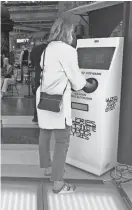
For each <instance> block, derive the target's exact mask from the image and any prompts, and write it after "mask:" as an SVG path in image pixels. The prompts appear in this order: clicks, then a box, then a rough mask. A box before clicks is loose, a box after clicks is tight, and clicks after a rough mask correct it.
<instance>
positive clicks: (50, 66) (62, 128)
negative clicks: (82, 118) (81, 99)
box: [36, 18, 92, 193]
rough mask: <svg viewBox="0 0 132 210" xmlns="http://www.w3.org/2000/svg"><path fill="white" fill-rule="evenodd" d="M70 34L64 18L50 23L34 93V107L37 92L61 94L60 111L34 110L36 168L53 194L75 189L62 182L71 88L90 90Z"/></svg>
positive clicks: (70, 122)
mask: <svg viewBox="0 0 132 210" xmlns="http://www.w3.org/2000/svg"><path fill="white" fill-rule="evenodd" d="M73 35H74V26H73V24H72V23H71V22H70V21H68V20H67V19H65V18H58V19H57V20H56V21H55V23H54V24H53V26H52V28H51V31H50V35H49V38H48V46H47V48H46V50H45V59H44V67H43V56H44V52H43V53H42V56H41V61H40V66H41V68H42V69H43V78H42V81H43V82H42V86H41V87H39V88H38V90H37V100H36V104H37V105H38V103H39V100H40V92H41V91H42V92H46V93H48V94H63V91H64V89H65V87H66V90H65V92H64V95H63V103H62V110H61V111H60V112H59V113H53V112H49V111H45V110H40V109H38V108H37V113H38V124H39V127H40V136H39V155H40V167H41V168H45V175H49V176H51V177H50V180H51V181H52V182H53V192H54V193H64V192H73V191H74V190H75V188H76V187H75V186H72V185H70V184H67V183H65V181H64V179H63V177H64V166H65V160H66V154H67V150H68V147H69V141H70V126H72V119H71V88H72V89H74V90H76V91H78V90H81V89H83V88H84V87H87V88H91V86H92V84H90V83H87V82H86V80H85V78H84V76H83V75H82V74H81V71H80V70H79V67H78V60H77V52H76V50H75V49H74V48H73V47H72V46H71V45H72V41H73ZM52 131H53V132H54V135H55V139H56V143H55V149H54V154H53V161H52V164H51V159H50V138H51V134H52Z"/></svg>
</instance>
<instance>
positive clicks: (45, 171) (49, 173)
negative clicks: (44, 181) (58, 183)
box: [44, 167, 52, 176]
mask: <svg viewBox="0 0 132 210" xmlns="http://www.w3.org/2000/svg"><path fill="white" fill-rule="evenodd" d="M51 169H52V168H51V167H49V168H45V170H44V175H45V176H51Z"/></svg>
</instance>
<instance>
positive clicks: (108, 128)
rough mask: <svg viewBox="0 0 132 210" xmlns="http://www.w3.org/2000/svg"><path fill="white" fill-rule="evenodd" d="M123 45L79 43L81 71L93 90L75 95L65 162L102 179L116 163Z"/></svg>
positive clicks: (115, 42) (94, 41) (112, 40)
mask: <svg viewBox="0 0 132 210" xmlns="http://www.w3.org/2000/svg"><path fill="white" fill-rule="evenodd" d="M123 41H124V39H123V37H114V38H99V39H95V38H94V39H80V40H78V43H77V52H78V63H79V68H80V71H82V74H84V75H85V78H86V79H87V80H88V81H89V82H91V83H94V88H93V89H91V90H88V89H86V88H85V89H84V90H81V91H73V92H72V104H71V106H72V120H73V125H72V128H71V141H70V146H69V150H68V153H67V160H66V162H67V163H68V164H70V165H73V166H75V167H78V168H80V169H83V170H85V171H87V172H90V173H93V174H96V175H99V176H100V175H102V174H103V173H105V172H107V171H108V170H110V169H111V168H113V167H114V166H115V165H116V163H117V148H118V129H119V114H120V94H121V79H122V60H123Z"/></svg>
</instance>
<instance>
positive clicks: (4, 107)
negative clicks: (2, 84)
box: [1, 98, 34, 116]
mask: <svg viewBox="0 0 132 210" xmlns="http://www.w3.org/2000/svg"><path fill="white" fill-rule="evenodd" d="M33 100H34V99H33V98H3V99H2V100H1V115H2V116H33V106H34V104H33Z"/></svg>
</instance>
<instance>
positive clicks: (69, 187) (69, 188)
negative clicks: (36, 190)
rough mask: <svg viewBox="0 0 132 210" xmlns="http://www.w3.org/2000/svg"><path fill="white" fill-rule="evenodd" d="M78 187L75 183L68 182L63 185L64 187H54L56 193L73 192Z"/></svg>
mask: <svg viewBox="0 0 132 210" xmlns="http://www.w3.org/2000/svg"><path fill="white" fill-rule="evenodd" d="M75 189H76V186H75V185H71V184H68V183H66V182H64V184H63V185H62V187H61V188H60V189H53V190H52V191H53V193H55V194H62V193H63V194H64V193H73V192H74V191H75Z"/></svg>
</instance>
